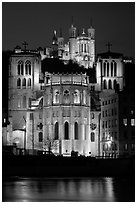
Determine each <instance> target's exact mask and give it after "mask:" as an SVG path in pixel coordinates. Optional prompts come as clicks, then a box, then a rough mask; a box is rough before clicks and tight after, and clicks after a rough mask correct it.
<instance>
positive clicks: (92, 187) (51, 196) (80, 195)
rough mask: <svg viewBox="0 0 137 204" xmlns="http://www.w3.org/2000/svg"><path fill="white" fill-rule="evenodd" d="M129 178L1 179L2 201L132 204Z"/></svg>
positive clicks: (132, 191) (131, 181)
mask: <svg viewBox="0 0 137 204" xmlns="http://www.w3.org/2000/svg"><path fill="white" fill-rule="evenodd" d="M134 191H135V187H134V179H133V178H130V177H125V178H124V177H122V178H121V177H117V178H116V177H97V178H96V177H94V178H21V177H12V178H9V179H6V180H3V183H2V201H3V202H5V201H6V202H44V201H45V202H50V201H52V202H59V201H64V202H65V201H68V202H78V201H81V202H84V201H85V202H86V201H90V202H132V201H134V200H135V198H134V197H135V194H134Z"/></svg>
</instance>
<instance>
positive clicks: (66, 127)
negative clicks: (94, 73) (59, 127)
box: [64, 121, 69, 140]
mask: <svg viewBox="0 0 137 204" xmlns="http://www.w3.org/2000/svg"><path fill="white" fill-rule="evenodd" d="M64 139H65V140H68V139H69V123H68V121H66V122H65V123H64Z"/></svg>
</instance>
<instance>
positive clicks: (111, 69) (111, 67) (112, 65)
mask: <svg viewBox="0 0 137 204" xmlns="http://www.w3.org/2000/svg"><path fill="white" fill-rule="evenodd" d="M111 77H113V62H111Z"/></svg>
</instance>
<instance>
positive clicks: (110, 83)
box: [108, 80, 112, 89]
mask: <svg viewBox="0 0 137 204" xmlns="http://www.w3.org/2000/svg"><path fill="white" fill-rule="evenodd" d="M108 89H112V81H111V80H109V81H108Z"/></svg>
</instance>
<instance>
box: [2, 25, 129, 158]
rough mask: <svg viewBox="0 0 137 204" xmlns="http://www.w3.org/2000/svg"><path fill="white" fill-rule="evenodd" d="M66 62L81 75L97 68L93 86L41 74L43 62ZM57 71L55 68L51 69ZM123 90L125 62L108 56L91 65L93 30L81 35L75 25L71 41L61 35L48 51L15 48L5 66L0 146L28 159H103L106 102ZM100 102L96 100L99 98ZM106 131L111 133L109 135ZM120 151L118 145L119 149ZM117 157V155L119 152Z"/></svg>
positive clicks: (80, 78) (76, 77)
mask: <svg viewBox="0 0 137 204" xmlns="http://www.w3.org/2000/svg"><path fill="white" fill-rule="evenodd" d="M48 58H50V59H52V58H58V59H59V60H60V61H63V63H64V64H67V63H68V62H69V61H70V60H71V61H72V62H74V63H77V64H78V65H79V66H80V67H84V68H85V70H92V69H94V68H95V71H96V76H95V80H94V82H90V79H89V78H90V77H92V76H89V75H88V74H87V73H86V72H85V73H74V72H73V73H70V72H69V73H66V71H65V73H66V74H65V73H51V72H47V71H46V69H47V68H46V66H48V65H45V68H44V72H43V70H42V62H43V60H44V59H48ZM55 69H56V67H55ZM124 86H125V80H124V63H123V56H122V55H121V54H118V53H112V52H110V51H109V52H107V53H103V54H100V55H98V56H97V60H96V61H95V30H94V28H93V27H92V26H91V27H90V28H89V29H87V34H86V33H85V31H84V29H83V31H82V34H81V35H80V34H79V33H78V32H77V29H76V27H75V26H74V25H71V27H70V29H69V41H68V43H67V44H64V38H63V37H62V34H60V36H59V37H57V33H56V31H54V36H53V39H52V47H51V48H46V49H45V51H44V50H43V49H41V48H40V49H38V50H35V51H34V50H26V47H25V49H24V50H23V49H21V48H20V47H19V46H17V47H16V48H15V50H14V52H13V54H12V55H11V57H10V62H9V99H8V102H9V104H8V117H9V122H10V125H9V126H8V131H7V132H8V133H7V135H6V139H5V137H4V138H3V143H4V145H5V144H6V145H7V144H10V145H12V144H16V146H17V147H18V148H20V149H23V150H25V151H26V152H28V153H29V154H34V153H35V152H38V151H48V150H50V151H52V152H54V153H55V154H56V155H64V156H70V155H71V153H72V152H77V153H78V155H85V156H101V155H103V154H104V152H103V146H104V143H103V142H102V141H103V140H102V138H103V136H104V134H106V133H105V132H104V129H103V128H102V126H103V123H104V118H103V116H102V112H103V113H104V109H102V108H103V107H102V101H103V100H104V96H106V95H107V96H108V95H110V94H114V93H115V92H116V90H118V91H122V90H123V88H124ZM97 96H98V97H97ZM108 131H109V130H108ZM117 146H118V147H119V146H120V145H117ZM116 153H117V155H118V154H119V150H117V152H116Z"/></svg>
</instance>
